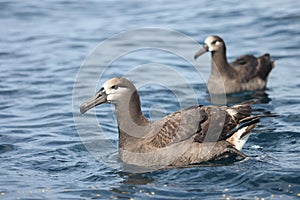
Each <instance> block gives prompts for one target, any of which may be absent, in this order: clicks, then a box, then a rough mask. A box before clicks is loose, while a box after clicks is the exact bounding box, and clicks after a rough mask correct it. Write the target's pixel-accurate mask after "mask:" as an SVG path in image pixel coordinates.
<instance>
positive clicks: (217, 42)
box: [211, 40, 221, 45]
mask: <svg viewBox="0 0 300 200" xmlns="http://www.w3.org/2000/svg"><path fill="white" fill-rule="evenodd" d="M220 43H221V42H220V41H219V40H215V41H213V42H212V43H211V44H216V45H218V44H220Z"/></svg>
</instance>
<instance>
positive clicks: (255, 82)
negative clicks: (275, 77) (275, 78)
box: [194, 35, 275, 94]
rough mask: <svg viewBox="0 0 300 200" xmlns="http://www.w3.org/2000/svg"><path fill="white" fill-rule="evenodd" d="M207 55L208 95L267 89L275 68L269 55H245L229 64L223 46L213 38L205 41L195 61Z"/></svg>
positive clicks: (215, 37)
mask: <svg viewBox="0 0 300 200" xmlns="http://www.w3.org/2000/svg"><path fill="white" fill-rule="evenodd" d="M208 51H210V52H211V56H212V63H211V74H210V77H209V80H208V83H207V90H208V91H209V93H211V94H222V93H223V94H224V93H226V94H229V93H237V92H243V91H254V90H264V89H266V85H267V79H268V75H269V73H270V72H271V70H272V69H273V68H274V66H275V64H274V61H272V60H271V58H270V54H268V53H266V54H264V55H262V56H260V57H258V58H256V57H254V56H253V55H244V56H241V57H239V58H237V59H236V60H235V61H233V62H231V63H228V61H227V57H226V46H225V42H224V40H223V39H222V38H221V37H219V36H215V35H213V36H209V37H207V38H206V39H205V42H204V45H203V47H202V48H201V49H200V50H199V51H198V52H196V54H195V56H194V58H195V59H197V58H198V57H199V56H201V55H202V54H204V53H205V52H208Z"/></svg>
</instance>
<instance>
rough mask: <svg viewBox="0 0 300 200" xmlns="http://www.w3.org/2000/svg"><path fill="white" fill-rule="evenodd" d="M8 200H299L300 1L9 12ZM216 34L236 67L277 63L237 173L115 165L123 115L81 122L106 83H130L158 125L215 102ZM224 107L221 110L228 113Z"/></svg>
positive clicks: (12, 4) (0, 162) (2, 35)
mask: <svg viewBox="0 0 300 200" xmlns="http://www.w3.org/2000/svg"><path fill="white" fill-rule="evenodd" d="M0 25H1V31H0V199H118V198H120V199H299V198H300V197H299V196H300V123H299V122H300V66H299V65H300V64H299V63H300V62H299V58H300V1H296V0H286V1H282V0H270V1H259V0H254V1H237V0H221V1H208V0H207V1H204V0H200V1H194V0H187V1H176V2H175V1H169V0H167V1H161V0H152V1H106V0H104V1H96V0H87V1H71V0H45V1H33V0H26V1H17V0H2V1H0ZM212 34H217V35H220V36H221V37H223V39H224V40H225V42H226V44H227V50H228V53H227V55H228V58H229V60H233V59H234V58H236V57H238V56H240V55H243V54H248V53H249V54H254V55H256V56H259V55H262V54H263V53H266V52H268V53H270V54H271V56H272V59H274V60H275V63H276V67H275V68H274V70H273V71H272V72H271V74H270V77H269V82H268V87H267V90H266V91H264V92H246V93H242V94H237V95H231V96H227V97H222V99H221V101H222V102H223V103H224V102H225V103H226V104H228V105H232V104H234V103H238V102H241V101H242V100H248V99H252V98H257V99H260V100H261V102H260V103H258V104H256V105H254V114H273V115H277V116H276V117H268V118H263V119H262V120H261V122H260V124H259V125H258V127H257V128H256V129H254V130H253V131H252V134H251V136H250V138H249V140H248V142H247V143H246V145H245V146H244V148H243V150H242V151H243V152H244V153H245V154H247V155H249V158H247V159H246V160H243V161H241V162H234V163H231V164H218V165H203V166H191V167H187V168H173V169H163V170H156V171H149V172H144V173H134V172H127V171H124V170H122V168H121V167H120V163H118V160H117V143H118V134H117V125H116V120H115V114H114V111H113V106H111V105H101V106H98V107H97V108H96V109H92V110H90V111H89V112H88V113H87V114H86V115H80V113H79V106H80V103H82V102H83V101H85V100H87V99H88V98H90V97H91V96H93V94H94V93H95V92H96V90H97V89H99V88H100V87H101V84H103V83H104V82H105V81H106V80H108V79H110V78H112V77H115V76H125V77H127V78H129V79H130V80H132V81H133V82H134V83H135V84H136V85H137V88H138V89H139V92H140V96H141V101H142V109H143V111H144V113H145V115H146V116H147V117H149V118H150V119H151V120H153V121H155V120H156V119H159V118H161V117H162V116H164V115H166V114H168V113H172V112H174V111H177V110H178V109H181V108H184V107H188V106H191V105H195V104H204V105H210V104H211V103H216V102H215V100H216V99H213V98H211V97H210V95H209V94H208V93H207V92H206V90H205V82H206V80H207V77H208V75H209V72H210V55H209V54H208V53H207V54H205V55H203V56H202V57H201V58H200V59H199V60H197V61H194V60H193V55H194V53H195V52H196V51H197V50H198V49H199V48H200V47H201V44H200V43H202V42H203V41H204V39H205V38H206V37H207V36H209V35H212ZM219 103H220V102H219Z"/></svg>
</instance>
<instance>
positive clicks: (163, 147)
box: [80, 78, 259, 167]
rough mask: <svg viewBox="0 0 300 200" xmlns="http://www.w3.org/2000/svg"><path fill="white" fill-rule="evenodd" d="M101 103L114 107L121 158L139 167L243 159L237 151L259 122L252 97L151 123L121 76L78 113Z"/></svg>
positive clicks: (133, 87)
mask: <svg viewBox="0 0 300 200" xmlns="http://www.w3.org/2000/svg"><path fill="white" fill-rule="evenodd" d="M106 102H107V103H111V104H114V105H115V110H116V112H115V113H116V117H117V122H118V129H119V157H120V159H121V160H122V161H123V162H124V163H126V164H131V165H137V166H144V167H150V166H160V167H162V166H183V165H189V164H198V163H201V162H205V161H210V160H216V159H221V158H227V157H233V158H244V157H246V155H245V154H243V153H242V152H240V151H239V150H241V148H242V147H243V145H244V143H245V142H246V140H247V139H248V136H249V135H248V133H249V132H250V131H251V130H252V129H253V128H254V127H255V126H256V124H257V123H258V122H259V117H256V116H250V114H251V104H252V103H254V102H253V101H252V102H251V101H248V102H244V103H241V104H237V105H234V106H232V107H224V106H223V107H217V106H201V105H198V106H193V107H189V108H187V109H183V110H180V111H177V112H174V113H172V114H170V115H167V116H165V117H164V118H162V119H160V120H158V121H156V122H150V121H149V120H148V119H147V118H146V117H145V116H144V115H143V113H142V111H141V104H140V98H139V94H138V92H137V90H136V88H135V86H134V85H133V84H132V83H131V82H130V81H129V80H127V79H125V78H112V79H110V80H108V81H106V82H105V83H104V85H103V87H102V88H101V89H100V90H99V91H98V92H97V93H96V95H95V96H94V97H92V98H91V99H90V100H88V101H86V102H85V103H83V104H82V105H81V106H80V112H81V113H82V114H83V113H85V112H86V111H88V110H89V109H91V108H93V107H95V106H97V105H99V104H102V103H106Z"/></svg>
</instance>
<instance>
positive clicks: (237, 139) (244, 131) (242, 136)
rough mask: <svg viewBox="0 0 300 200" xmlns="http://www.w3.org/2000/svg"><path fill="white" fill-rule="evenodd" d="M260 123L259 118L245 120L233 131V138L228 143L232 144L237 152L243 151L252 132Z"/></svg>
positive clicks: (252, 117)
mask: <svg viewBox="0 0 300 200" xmlns="http://www.w3.org/2000/svg"><path fill="white" fill-rule="evenodd" d="M258 122H259V117H258V116H251V117H248V118H244V119H243V120H242V123H241V124H240V125H239V126H238V127H237V128H235V129H234V130H232V131H231V136H230V137H229V138H228V139H226V141H228V142H229V143H231V144H232V145H233V146H234V147H235V148H236V149H237V150H241V149H242V148H243V146H244V144H245V143H246V142H247V140H248V138H249V133H250V131H251V130H252V129H254V128H255V127H256V125H257V123H258Z"/></svg>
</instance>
